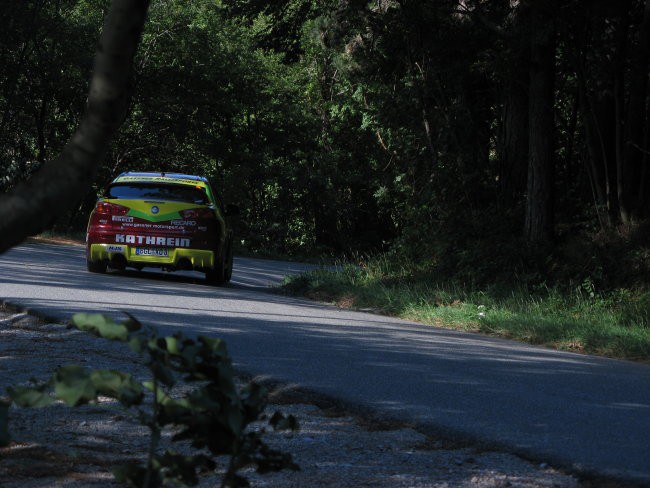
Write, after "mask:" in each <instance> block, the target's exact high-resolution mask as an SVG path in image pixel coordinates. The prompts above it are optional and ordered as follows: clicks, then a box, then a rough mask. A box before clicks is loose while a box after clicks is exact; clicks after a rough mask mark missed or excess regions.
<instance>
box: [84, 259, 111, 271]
mask: <svg viewBox="0 0 650 488" xmlns="http://www.w3.org/2000/svg"><path fill="white" fill-rule="evenodd" d="M86 267H87V268H88V271H90V272H91V273H106V267H107V265H106V261H89V260H86Z"/></svg>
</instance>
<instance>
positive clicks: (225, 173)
mask: <svg viewBox="0 0 650 488" xmlns="http://www.w3.org/2000/svg"><path fill="white" fill-rule="evenodd" d="M3 2H4V3H5V4H6V5H4V7H6V8H2V9H1V10H0V11H1V12H2V13H1V14H0V15H1V16H2V25H3V26H5V29H3V31H2V32H0V62H1V63H2V66H3V70H2V73H0V116H1V117H2V119H1V121H0V178H2V179H1V182H0V186H1V188H2V189H7V188H9V187H11V186H12V185H13V184H14V183H15V182H16V181H17V180H19V179H22V178H25V177H26V176H27V175H28V174H30V173H31V172H33V171H34V170H36V169H37V168H38V167H39V165H40V164H41V163H42V162H43V161H45V160H47V159H50V158H52V157H53V155H55V154H56V153H57V152H58V151H59V150H60V148H61V147H62V145H63V144H64V143H65V141H66V140H67V138H68V136H69V135H70V134H71V132H72V130H73V128H74V127H75V124H76V123H77V121H78V118H79V116H80V113H81V111H82V108H83V104H84V96H85V95H84V93H85V91H86V90H85V84H86V81H87V79H88V77H89V74H90V70H91V68H92V66H91V64H92V63H91V60H92V53H93V51H94V47H95V44H94V43H95V41H94V40H95V39H96V36H97V32H98V30H99V29H100V26H101V19H102V16H103V13H104V9H105V8H106V6H107V1H100V0H28V1H25V2H20V4H18V5H16V4H13V3H12V4H11V5H9V4H8V3H7V2H6V0H3ZM9 7H11V8H9ZM649 46H650V2H649V1H648V0H621V1H617V2H611V1H608V0H594V1H592V2H589V8H587V5H586V3H585V2H581V1H578V0H520V1H512V0H490V1H487V0H442V1H440V0H436V1H433V0H419V1H416V0H374V1H365V0H336V1H335V0H327V1H320V2H316V1H314V0H282V1H278V2H262V1H259V0H221V1H218V0H194V1H192V2H184V1H182V0H155V1H153V2H152V4H151V8H150V16H149V20H148V23H147V27H146V32H145V34H144V37H143V40H142V44H141V47H140V52H139V55H138V59H137V62H136V77H135V79H134V83H133V100H132V104H131V107H130V110H129V115H128V117H127V120H126V121H125V123H124V125H123V127H122V131H121V134H120V137H119V139H118V140H117V141H116V142H115V144H114V145H113V148H112V151H111V152H110V154H109V155H108V157H107V158H106V161H104V163H103V165H102V170H101V174H100V179H99V181H98V183H97V187H96V188H95V191H93V192H92V194H89V195H79V207H78V211H77V212H75V213H74V214H72V215H68V216H62V217H61V221H60V222H59V226H60V227H61V228H62V229H67V228H73V229H74V228H76V229H83V226H84V224H85V219H86V216H87V213H88V211H89V209H90V207H91V206H92V204H93V202H94V200H95V198H96V193H97V192H98V191H101V187H102V186H103V184H105V182H107V181H108V180H109V179H111V178H112V177H114V176H116V175H117V174H119V173H120V172H122V171H125V170H136V169H143V170H161V171H184V172H190V173H199V174H205V175H208V176H209V177H210V178H212V179H213V180H214V181H215V185H216V186H217V187H218V188H219V189H220V190H221V192H222V193H223V194H224V197H225V199H226V200H227V201H229V202H232V203H235V204H237V205H239V206H240V208H241V209H242V218H241V221H240V223H239V238H240V240H241V243H242V244H243V246H244V247H245V248H248V249H250V250H253V251H264V252H276V253H277V252H279V253H284V254H292V253H301V254H313V253H315V252H335V253H342V252H354V251H357V252H359V251H360V252H376V251H385V250H392V251H393V252H395V251H396V250H397V251H398V252H399V253H400V254H403V255H407V256H410V257H411V258H415V259H416V260H418V261H420V262H429V263H431V264H436V265H438V267H439V270H440V271H441V272H444V271H445V270H452V271H454V272H456V271H457V270H465V271H467V272H470V271H471V272H473V273H475V274H476V275H478V276H474V277H473V279H474V278H477V279H491V277H494V275H495V274H499V273H505V274H508V273H510V274H512V273H515V272H516V273H520V274H521V273H528V274H530V275H535V276H536V277H537V278H540V276H542V275H546V274H547V273H548V271H549V270H550V271H556V277H557V278H558V279H559V278H562V274H563V272H564V271H563V265H564V264H563V263H566V262H572V261H573V262H574V264H576V263H575V260H577V261H578V263H577V264H578V265H577V266H576V267H577V268H579V269H582V270H583V271H584V275H585V276H589V277H590V278H594V277H595V278H598V277H599V273H600V274H601V275H605V274H607V272H609V274H607V277H608V278H607V279H608V280H609V279H612V277H616V279H618V280H621V279H622V277H621V276H617V270H616V267H617V266H621V261H623V262H624V264H625V265H626V266H627V267H626V268H625V269H626V273H627V271H631V273H628V274H627V275H626V276H628V275H629V276H630V277H631V281H632V282H634V283H637V282H638V281H639V277H641V276H643V275H644V273H646V272H647V271H648V264H647V263H648V249H647V243H648V241H649V240H650V239H648V230H647V227H648V226H647V224H645V225H644V222H647V217H648V214H649V212H650V171H648V167H649V162H648V154H649V147H650V145H649V144H648V138H649V134H650V131H649V130H648V127H649V125H648V108H649V96H648V56H649ZM644 228H645V231H644ZM596 237H597V238H596ZM577 243H578V244H577ZM584 243H589V246H588V247H587V248H585V247H584V245H583V244H584ZM612 243H613V244H612ZM612 245H614V246H615V247H614V249H615V251H616V252H615V253H614V254H612V253H611V246H612ZM549 256H550V260H549ZM608 256H615V259H613V258H608ZM601 258H602V259H601ZM608 259H609V261H608ZM612 260H613V261H614V262H611V261H612ZM616 263H618V264H616ZM610 267H611V268H613V269H611V270H610ZM468 270H469V271H468ZM541 279H544V277H543V276H542V277H541ZM578 279H581V278H580V277H578Z"/></svg>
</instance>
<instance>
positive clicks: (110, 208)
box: [95, 202, 129, 215]
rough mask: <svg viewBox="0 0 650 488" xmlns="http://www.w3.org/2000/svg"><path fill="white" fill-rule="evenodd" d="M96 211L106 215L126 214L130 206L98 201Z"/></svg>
mask: <svg viewBox="0 0 650 488" xmlns="http://www.w3.org/2000/svg"><path fill="white" fill-rule="evenodd" d="M95 212H97V213H100V214H105V215H126V214H127V213H128V212H129V207H124V206H122V205H117V204H115V203H108V202H97V205H95Z"/></svg>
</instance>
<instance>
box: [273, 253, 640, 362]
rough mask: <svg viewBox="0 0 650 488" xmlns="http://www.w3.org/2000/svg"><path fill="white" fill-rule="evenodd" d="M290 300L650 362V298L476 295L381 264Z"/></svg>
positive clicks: (524, 289) (526, 292) (523, 288)
mask: <svg viewBox="0 0 650 488" xmlns="http://www.w3.org/2000/svg"><path fill="white" fill-rule="evenodd" d="M283 290H284V291H285V292H286V293H289V294H293V295H301V296H306V297H309V298H312V299H317V300H320V301H327V302H333V303H336V304H337V305H339V306H342V307H348V308H361V309H365V308H370V309H372V310H374V311H377V312H380V313H384V314H387V315H391V316H396V317H400V318H404V319H409V320H415V321H418V322H422V323H424V324H430V325H436V326H440V327H446V328H450V329H456V330H464V331H471V332H480V333H484V334H489V335H494V336H498V337H505V338H509V339H515V340H519V341H523V342H528V343H531V344H537V345H544V346H549V347H553V348H556V349H562V350H572V351H576V352H584V353H588V354H597V355H601V356H607V357H615V358H622V359H630V360H636V361H644V362H645V361H648V360H650V291H648V290H647V289H627V288H620V289H616V290H612V291H609V292H606V293H604V292H598V291H597V290H596V289H595V286H594V284H593V283H591V282H590V281H589V280H586V281H583V282H582V283H580V284H578V285H575V286H573V285H572V286H566V287H562V288H559V287H552V288H551V287H547V286H545V285H541V286H536V287H533V288H532V289H531V287H529V286H527V285H525V284H523V283H522V284H517V283H515V284H510V285H507V286H506V285H491V286H487V287H482V288H480V289H479V288H477V287H473V286H468V285H462V284H454V283H449V282H442V281H439V280H437V278H436V276H435V275H434V274H432V273H430V272H427V271H426V270H418V269H413V268H412V267H410V266H399V265H395V264H393V263H391V262H390V261H389V260H387V259H385V258H382V259H376V260H372V261H370V262H368V263H366V264H364V265H362V266H359V265H352V264H343V265H341V266H339V267H338V271H336V272H332V271H328V270H326V269H318V270H314V271H312V272H309V273H306V274H303V275H300V276H295V277H292V278H289V279H288V280H287V281H286V282H285V283H284V285H283Z"/></svg>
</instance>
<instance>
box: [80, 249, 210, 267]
mask: <svg viewBox="0 0 650 488" xmlns="http://www.w3.org/2000/svg"><path fill="white" fill-rule="evenodd" d="M86 253H87V258H88V260H89V261H92V262H98V261H107V262H108V263H109V264H110V263H111V262H120V261H121V262H122V263H124V260H125V261H126V265H127V266H136V267H141V266H153V267H167V268H172V269H194V270H199V271H203V270H209V269H213V268H214V264H215V253H214V252H213V251H208V250H204V249H186V248H169V249H168V255H167V256H142V255H137V254H136V246H129V245H125V244H89V245H88V247H87V249H86ZM120 256H121V257H120ZM122 258H123V259H122Z"/></svg>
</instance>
